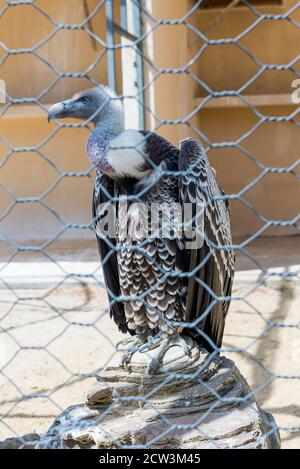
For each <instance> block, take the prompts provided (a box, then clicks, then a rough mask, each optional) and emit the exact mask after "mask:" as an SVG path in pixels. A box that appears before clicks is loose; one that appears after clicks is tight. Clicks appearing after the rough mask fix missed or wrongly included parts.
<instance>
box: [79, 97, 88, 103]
mask: <svg viewBox="0 0 300 469" xmlns="http://www.w3.org/2000/svg"><path fill="white" fill-rule="evenodd" d="M78 102H79V103H81V104H87V103H88V102H89V98H88V97H87V96H83V97H82V98H80V99H78Z"/></svg>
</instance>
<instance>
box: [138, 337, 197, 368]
mask: <svg viewBox="0 0 300 469" xmlns="http://www.w3.org/2000/svg"><path fill="white" fill-rule="evenodd" d="M174 346H177V347H181V348H182V349H183V352H184V353H185V355H187V356H188V357H190V356H191V350H190V348H189V345H188V344H187V342H186V340H185V338H184V337H182V336H180V335H179V334H168V335H167V336H165V337H160V338H158V339H155V340H153V341H152V342H150V343H149V341H148V342H147V344H145V345H144V346H143V347H142V350H141V349H140V351H143V352H147V351H149V350H153V349H156V348H157V350H156V352H155V354H154V356H153V358H152V359H151V362H150V364H149V366H148V368H147V373H148V374H150V375H153V374H154V373H156V372H157V371H159V369H160V367H161V366H162V365H163V358H164V356H165V354H166V353H167V351H168V350H169V349H170V348H171V347H174Z"/></svg>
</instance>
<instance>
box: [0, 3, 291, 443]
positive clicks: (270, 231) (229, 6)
mask: <svg viewBox="0 0 300 469" xmlns="http://www.w3.org/2000/svg"><path fill="white" fill-rule="evenodd" d="M299 7H300V2H297V1H292V0H286V1H276V0H274V1H271V0H269V1H267V0H266V1H263V0H262V1H258V0H257V1H246V0H242V1H235V0H233V1H229V0H228V1H204V0H203V1H201V0H198V1H196V0H195V1H193V0H182V1H181V0H180V1H176V2H175V1H169V0H157V1H156V0H153V1H151V0H145V1H137V0H106V1H105V0H102V1H99V0H82V1H80V0H68V1H65V2H60V1H58V0H52V1H48V0H36V1H34V0H32V1H8V0H6V1H2V2H0V8H1V16H0V17H1V36H2V37H1V68H0V70H1V72H0V78H1V79H2V80H3V83H2V82H1V83H0V84H1V85H2V86H3V87H4V86H5V87H6V93H4V92H3V97H5V100H4V99H3V101H5V102H3V103H2V104H1V120H0V129H1V139H0V149H1V163H0V169H1V171H0V193H1V199H0V208H1V214H0V236H1V238H0V240H1V241H0V258H1V259H0V280H1V285H0V307H1V342H0V345H1V382H0V385H1V390H2V391H1V404H0V406H1V428H0V435H1V437H0V438H1V440H4V439H6V438H10V437H16V438H17V439H16V440H15V443H14V444H15V445H16V446H19V445H21V446H22V445H24V444H25V440H28V439H29V440H30V439H35V438H38V437H37V436H34V435H32V434H33V432H36V433H37V434H40V433H42V432H44V431H45V430H46V429H47V428H48V427H49V424H50V423H51V422H52V421H53V418H54V417H55V416H56V415H57V414H58V413H60V412H61V411H62V410H64V409H65V408H66V407H67V406H68V405H71V404H74V403H76V402H80V401H81V400H82V399H81V396H82V394H83V393H84V392H85V391H86V390H88V389H89V388H90V386H91V384H92V383H93V381H94V377H95V376H96V375H97V374H98V373H99V371H101V370H103V369H104V368H105V367H106V366H107V365H108V364H111V363H112V361H113V360H114V358H115V355H116V343H117V342H118V340H121V339H122V336H121V334H119V332H118V330H117V327H116V326H115V325H114V324H113V321H111V319H110V318H109V307H108V304H107V298H106V287H105V285H104V279H103V273H102V269H101V266H100V262H99V256H98V252H97V247H96V242H95V240H94V238H95V233H94V220H93V219H92V215H91V200H92V190H93V185H94V179H95V172H94V168H93V167H91V166H90V164H89V163H88V160H87V158H86V155H85V141H86V139H87V138H88V135H89V132H90V127H91V122H90V120H89V119H87V121H85V122H80V123H79V122H78V121H72V122H71V123H70V122H69V121H59V120H57V119H55V121H54V122H51V123H50V124H49V125H50V126H49V125H48V123H47V115H48V109H49V106H50V105H51V104H53V103H56V102H59V101H62V100H65V99H67V98H70V97H71V96H72V95H73V94H74V93H75V92H79V91H82V90H83V89H88V88H91V87H93V86H97V85H98V84H106V85H108V86H109V87H110V88H111V89H112V90H114V91H115V92H116V93H117V95H118V96H119V97H121V98H122V102H123V107H124V113H125V127H126V128H129V129H132V128H133V129H139V130H144V129H151V130H152V131H155V132H157V133H158V134H160V135H163V136H164V137H166V138H167V139H168V140H170V141H171V142H172V143H173V144H175V145H176V146H177V147H178V146H179V142H180V140H181V139H182V138H185V137H188V136H192V137H195V138H198V139H200V140H201V142H202V143H203V145H204V146H205V148H206V150H207V154H208V158H209V160H210V162H211V164H212V166H213V167H214V173H215V172H216V175H217V180H218V181H219V182H220V183H221V186H222V187H223V189H224V191H225V193H226V195H225V194H221V195H220V194H219V195H218V197H217V199H216V200H217V201H216V200H214V198H213V199H212V200H213V203H217V204H218V203H221V202H222V203H223V202H224V201H229V203H230V207H231V209H230V210H231V225H232V234H233V242H232V243H233V244H232V245H231V246H227V248H228V250H229V249H231V248H232V249H233V250H234V251H235V255H236V275H235V283H234V285H233V290H232V292H229V294H227V295H226V293H225V292H224V291H223V293H220V294H219V295H218V294H216V293H214V291H211V290H210V291H211V302H210V304H209V305H208V307H207V308H206V310H205V311H204V312H202V316H201V317H200V319H199V318H198V322H197V321H196V322H197V324H196V328H198V329H199V333H200V334H202V335H203V332H202V329H201V327H200V324H201V321H202V320H203V317H205V315H206V316H207V315H208V314H209V313H210V309H211V308H212V307H214V305H215V304H216V303H218V302H219V303H220V302H222V301H225V302H227V303H228V302H229V301H230V300H231V305H230V309H229V314H228V317H227V323H226V329H225V335H224V340H223V346H222V349H221V353H222V354H225V355H226V356H228V357H229V358H233V359H234V361H235V362H236V364H237V365H238V366H239V368H240V370H241V372H242V373H243V374H244V376H245V377H246V379H247V380H248V381H249V383H250V385H251V387H252V393H253V394H251V398H252V395H254V396H255V398H256V399H257V400H258V401H259V403H261V404H262V405H263V407H264V408H265V410H267V411H269V412H271V413H273V415H274V416H275V419H276V422H277V425H278V428H279V430H280V431H281V434H282V437H283V445H285V446H287V447H296V446H297V445H298V446H299V441H300V440H299V429H300V421H299V418H300V407H299V395H300V394H299V392H300V389H299V365H298V364H299V357H300V355H299V353H300V352H299V351H300V345H299V344H300V341H299V324H300V323H299V317H298V314H297V313H298V310H299V298H300V296H299V284H298V276H299V265H300V262H299V259H298V257H299V252H300V251H299V238H298V237H297V236H296V235H298V234H299V233H298V232H299V226H298V220H299V214H298V212H299V208H298V200H299V184H298V181H299V174H298V172H297V168H298V163H299V155H298V148H299V147H298V145H297V143H298V140H299V136H298V128H299V121H298V103H299V99H298V89H297V88H299V81H297V79H298V78H299V66H298V62H299V53H298V52H299V51H298V38H299V21H300V12H299ZM0 96H2V95H1V94H0ZM147 139H148V137H147V135H146V134H145V137H144V141H147ZM139 143H140V142H139ZM129 149H130V150H132V146H131V145H129ZM166 174H168V173H166ZM183 175H184V171H183V172H182V173H181V174H180V172H179V173H178V172H177V173H176V177H178V178H180V177H183ZM113 197H116V196H115V194H114V195H113ZM114 200H115V199H114ZM218 201H219V202H218ZM220 201H221V202H220ZM109 247H110V250H111V251H113V250H114V249H115V250H118V248H116V247H114V245H112V244H109ZM214 248H215V249H216V251H218V246H214ZM138 249H139V247H138ZM219 250H220V247H219ZM202 261H203V259H202ZM196 273H197V271H196ZM202 283H203V282H202ZM202 286H203V289H204V290H206V289H207V288H208V289H209V288H211V287H212V285H206V286H205V282H204V284H203V285H202ZM224 298H225V300H224ZM140 299H141V298H138V300H140ZM142 299H143V298H142ZM123 300H124V299H122V298H111V301H112V302H118V301H119V302H122V301H123ZM180 324H181V323H180ZM187 327H188V326H187ZM218 351H219V350H218V348H215V350H214V353H213V354H212V355H213V357H215V356H216V353H217V352H218ZM172 377H173V378H174V379H177V378H178V374H176V373H173V374H172ZM173 378H172V379H173ZM196 378H197V379H198V380H199V383H200V384H201V385H203V382H204V384H205V382H206V381H205V380H204V381H203V377H201V376H198V375H197V373H196ZM122 379H123V378H122ZM207 386H208V389H209V383H208V385H207ZM161 388H162V383H159V384H158V387H157V392H158V391H159V389H161ZM213 394H214V397H215V399H216V400H217V401H219V404H220V403H221V404H222V405H223V404H224V403H228V402H229V403H232V402H236V401H242V402H246V401H247V399H248V400H249V399H250V397H249V396H250V394H247V395H246V396H244V397H239V398H237V397H236V396H235V397H232V398H231V401H230V396H227V397H222V396H220V395H219V394H218V393H216V392H215V391H213ZM147 396H148V397H149V400H150V397H151V395H150V394H149V395H146V398H145V397H144V401H145V399H146V400H147ZM183 398H184V396H183ZM124 399H125V401H126V399H127V401H128V400H129V401H130V399H131V400H134V397H133V396H127V397H125V398H124V396H123V397H121V398H120V399H117V404H118V405H120V402H121V403H122V402H123V403H124ZM135 399H136V400H137V399H140V396H139V397H138V398H137V397H135ZM144 403H145V402H144ZM114 405H115V403H114V404H111V406H112V407H113V406H114ZM153 407H154V408H153ZM152 410H153V412H156V414H158V415H159V416H161V418H162V419H163V423H164V427H163V431H162V434H165V435H167V434H168V433H169V432H170V431H173V430H174V429H175V430H176V429H180V428H183V427H182V425H183V424H182V423H176V422H175V423H174V421H172V420H170V417H169V415H168V414H167V412H165V410H164V408H162V407H160V406H158V407H157V408H155V405H154V406H153V405H152ZM213 410H214V406H213V405H212V406H210V407H209V408H208V409H207V410H206V411H205V412H204V415H203V416H202V420H200V421H199V419H198V420H197V419H196V420H195V421H194V422H189V423H188V424H185V428H186V429H196V430H197V429H198V430H199V431H201V423H202V422H203V421H205V419H206V418H207V417H208V416H209V415H210V413H211V412H213ZM105 416H106V412H104V416H103V414H101V415H100V417H98V420H97V422H98V424H99V426H100V427H101V422H102V420H103V419H104V418H105ZM106 431H107V430H106ZM276 431H277V427H276V426H274V425H273V426H272V425H271V427H270V428H269V429H268V430H267V434H268V435H272V434H274V433H275V432H276ZM104 432H105V430H104ZM30 434H31V436H30ZM23 435H25V436H23ZM206 438H207V440H209V439H210V438H211V440H213V441H214V446H217V447H218V446H219V445H218V443H217V442H216V439H214V438H213V437H211V436H210V434H209V431H208V434H206ZM156 440H157V438H155V437H154V436H153V438H152V439H150V440H149V441H148V442H147V444H145V446H146V447H151V445H152V444H154V443H155V441H156ZM113 441H114V444H115V446H116V447H122V448H123V447H128V446H129V447H130V446H132V442H131V443H129V442H128V441H124V440H122V439H121V440H120V439H118V438H117V437H115V439H114V440H113ZM153 442H154V443H153ZM137 446H143V445H142V444H141V442H140V443H139V444H137ZM220 446H221V445H220Z"/></svg>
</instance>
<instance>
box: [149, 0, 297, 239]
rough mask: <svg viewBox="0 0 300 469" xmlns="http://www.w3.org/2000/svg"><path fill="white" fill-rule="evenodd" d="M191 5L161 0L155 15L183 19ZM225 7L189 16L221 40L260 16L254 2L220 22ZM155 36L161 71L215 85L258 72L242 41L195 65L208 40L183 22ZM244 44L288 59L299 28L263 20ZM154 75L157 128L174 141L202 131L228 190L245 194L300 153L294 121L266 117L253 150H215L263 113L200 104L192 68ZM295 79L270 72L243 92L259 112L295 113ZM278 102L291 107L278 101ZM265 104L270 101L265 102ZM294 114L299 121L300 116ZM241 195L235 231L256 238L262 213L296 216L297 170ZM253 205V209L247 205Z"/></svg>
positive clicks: (252, 140) (249, 144)
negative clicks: (267, 171) (271, 170)
mask: <svg viewBox="0 0 300 469" xmlns="http://www.w3.org/2000/svg"><path fill="white" fill-rule="evenodd" d="M296 3H297V1H296V0H286V1H284V2H283V5H282V6H272V7H266V6H265V7H261V8H259V9H258V11H259V12H260V13H272V14H282V13H285V12H286V11H288V10H289V9H290V8H291V7H292V6H294V5H295V4H296ZM192 5H194V2H193V1H190V0H183V1H180V2H174V1H172V0H164V1H163V2H162V1H160V0H154V1H153V2H152V14H153V16H155V18H156V19H157V20H160V19H162V20H163V19H174V20H176V19H178V18H182V17H183V15H185V14H186V13H187V12H188V11H189V9H190V8H191V6H192ZM220 12H221V10H218V9H210V10H209V9H204V10H203V9H202V10H198V11H197V12H195V13H194V14H193V15H192V16H190V17H189V19H188V20H187V21H188V22H189V23H190V24H191V25H193V26H194V27H196V28H197V29H199V30H200V31H202V32H205V34H206V35H207V37H208V38H209V39H219V38H229V37H234V36H237V35H238V34H240V33H241V32H242V31H243V30H245V28H247V27H249V26H250V25H251V24H253V22H254V21H255V19H256V17H255V16H254V15H253V14H252V13H251V12H250V11H249V10H248V9H247V8H244V7H241V8H235V9H233V10H231V11H230V12H228V13H227V14H226V15H224V16H223V17H222V18H221V20H220V21H219V22H218V21H217V22H216V18H217V17H218V16H219V15H220ZM292 18H293V20H295V21H299V20H300V11H299V10H298V11H296V12H294V13H293V15H292ZM210 25H211V26H210ZM151 41H152V44H151V48H152V50H154V54H153V62H154V66H155V68H156V69H159V68H167V67H169V68H180V67H183V68H186V70H187V71H188V72H190V74H193V76H194V77H198V78H200V79H201V80H202V81H203V82H205V83H206V84H207V85H208V86H209V87H210V88H211V89H212V90H213V91H222V90H226V89H228V90H238V89H239V88H240V87H241V86H242V85H243V84H245V83H246V82H247V81H248V80H249V79H250V78H251V77H253V76H254V74H256V73H257V72H258V71H259V66H258V65H257V64H255V62H254V61H253V60H252V59H250V58H249V57H248V55H247V54H246V53H245V52H242V51H241V50H239V48H238V47H237V46H236V45H210V46H209V47H207V48H206V49H205V51H204V52H203V53H202V54H201V56H200V57H199V58H198V59H197V60H196V61H195V63H192V62H193V58H194V57H195V55H196V54H197V53H198V52H199V50H200V48H201V47H202V46H203V45H204V42H203V41H202V39H200V38H199V37H198V36H197V35H196V34H195V33H194V32H192V31H191V30H188V28H186V27H185V26H182V25H175V26H160V27H158V28H157V29H156V31H155V32H154V34H153V35H152V37H151V38H150V40H149V42H150V43H151ZM240 43H241V45H242V46H243V47H245V48H247V49H248V50H249V51H250V52H251V53H252V55H253V57H254V58H257V59H259V60H260V61H261V62H262V63H270V64H279V65H281V64H282V65H283V64H288V63H289V62H290V61H291V60H293V59H294V58H295V57H297V56H298V54H299V29H298V28H297V27H295V26H294V25H292V24H290V23H289V22H288V21H264V22H261V23H260V24H259V25H258V26H256V27H255V28H254V29H253V30H252V31H250V32H249V33H248V34H247V35H245V36H244V37H243V38H242V39H240ZM294 68H295V70H298V71H299V65H297V64H295V66H294ZM147 72H148V73H149V71H148V70H147ZM155 73H156V76H157V78H156V80H155V82H154V85H153V86H152V90H151V91H152V94H153V95H154V96H155V99H154V102H155V109H154V113H155V116H156V117H157V119H156V121H155V126H157V127H159V130H158V131H159V132H160V133H162V134H163V135H164V136H166V137H167V138H169V139H170V140H171V141H172V142H174V143H175V144H178V142H179V141H180V139H181V138H183V137H185V136H188V135H193V129H195V131H196V132H195V133H194V135H196V136H198V137H199V135H200V136H201V138H202V140H203V142H204V143H205V145H206V147H207V148H208V149H210V151H209V158H210V160H211V162H212V164H213V165H214V166H215V168H216V169H217V173H218V179H219V181H220V182H221V184H222V186H223V188H224V190H225V191H226V193H228V194H233V195H234V194H235V195H237V194H239V193H240V191H241V190H242V189H243V188H244V187H245V186H246V185H248V184H250V183H251V182H252V181H253V180H254V179H255V178H257V177H258V176H259V174H260V173H261V172H262V170H263V169H261V167H263V166H267V167H271V168H274V167H283V168H284V167H288V166H290V165H292V164H293V163H295V162H296V161H297V160H298V159H299V143H300V136H299V129H298V127H297V126H296V125H295V124H294V123H292V122H288V123H282V122H281V123H262V124H261V125H260V126H259V128H258V129H257V130H255V131H254V133H253V134H252V135H250V136H249V137H248V138H247V139H245V140H244V141H243V142H242V143H241V145H242V147H243V149H244V150H245V153H246V154H245V153H244V152H243V151H242V150H239V149H238V148H226V149H211V147H212V145H213V144H217V143H220V142H230V141H236V140H238V139H239V138H241V137H242V136H243V135H244V134H245V133H246V132H248V131H250V130H251V129H252V128H253V127H254V126H255V125H256V124H257V123H258V122H259V120H260V117H256V116H255V114H254V113H253V112H252V111H251V110H249V109H247V108H246V107H236V103H235V105H233V103H232V102H231V103H230V100H228V102H227V104H224V102H223V104H220V105H218V104H217V103H215V105H214V107H212V105H211V104H212V103H211V102H208V103H206V104H203V105H201V106H200V103H201V100H199V97H200V98H203V97H205V96H207V94H208V93H207V92H206V91H205V89H204V87H202V86H201V85H200V84H197V83H196V81H195V80H194V79H193V78H192V77H191V76H189V74H188V73H185V72H183V73H178V74H176V75H173V74H159V72H157V70H156V72H155ZM150 75H151V72H150ZM295 78H296V77H295V75H294V74H293V73H292V72H291V71H284V70H281V71H265V72H264V73H262V74H261V76H259V77H258V78H257V79H256V80H255V81H254V82H253V84H251V85H250V86H249V87H247V88H246V89H245V90H244V91H243V95H245V96H247V95H251V96H253V95H254V96H255V97H256V100H255V102H256V103H258V104H257V106H258V107H257V110H258V111H259V112H260V113H261V114H262V115H263V116H288V115H290V114H291V113H292V112H294V111H295V110H296V106H295V105H293V104H292V103H291V102H290V94H291V91H292V88H291V83H292V80H293V79H295ZM149 94H150V93H149ZM257 95H258V97H257ZM278 101H279V102H280V101H282V102H283V103H284V105H280V106H278V105H276V103H277V102H278ZM263 103H268V105H267V106H262V104H263ZM197 106H198V110H197ZM200 107H201V108H200ZM193 111H195V116H193V117H191V118H189V119H186V123H184V124H177V123H176V122H175V124H173V125H170V124H166V125H160V120H161V119H179V120H180V119H181V120H183V119H185V118H187V116H189V114H190V113H191V112H193ZM295 120H296V121H299V117H295ZM152 121H153V119H152ZM248 153H250V156H249V154H248ZM247 155H248V156H247ZM251 158H252V160H251ZM253 161H254V162H253ZM241 198H243V199H244V203H243V202H242V201H241V200H240V201H238V200H235V201H232V202H231V214H232V226H233V232H234V235H235V236H236V237H245V236H249V235H251V234H253V233H254V232H255V231H256V230H259V229H260V228H261V227H262V226H263V225H264V224H265V221H264V220H261V219H260V218H259V216H257V215H256V214H255V212H259V213H260V214H261V215H262V216H263V217H265V218H266V219H270V220H272V219H274V220H283V221H287V220H290V219H293V218H294V217H296V215H297V214H298V212H299V199H300V185H299V180H297V179H296V178H295V177H294V176H293V175H291V174H283V175H280V174H274V173H273V174H267V175H266V176H265V177H264V178H262V179H261V180H260V181H258V182H257V184H256V185H255V186H254V187H252V188H251V189H249V190H248V191H246V192H245V193H244V194H243V195H242V196H241ZM247 204H248V205H249V204H250V205H251V206H252V209H251V208H247V207H246V205H247ZM296 233H297V232H296V230H295V229H294V228H287V227H280V226H276V227H272V228H268V229H267V230H266V231H265V232H264V233H263V235H274V234H277V235H286V234H296Z"/></svg>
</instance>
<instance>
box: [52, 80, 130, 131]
mask: <svg viewBox="0 0 300 469" xmlns="http://www.w3.org/2000/svg"><path fill="white" fill-rule="evenodd" d="M107 117H110V118H112V117H115V118H116V119H122V117H123V111H122V104H121V101H120V99H118V97H117V96H116V95H115V93H114V92H113V91H111V90H110V89H109V88H107V87H105V86H97V87H95V88H91V89H89V90H86V91H82V92H81V93H76V94H74V96H72V98H70V99H66V100H64V101H62V102H60V103H56V104H53V106H51V107H50V108H49V110H48V122H50V120H51V119H65V118H72V119H81V120H84V121H92V122H93V123H94V124H97V123H98V122H99V121H101V120H102V119H104V118H107Z"/></svg>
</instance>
